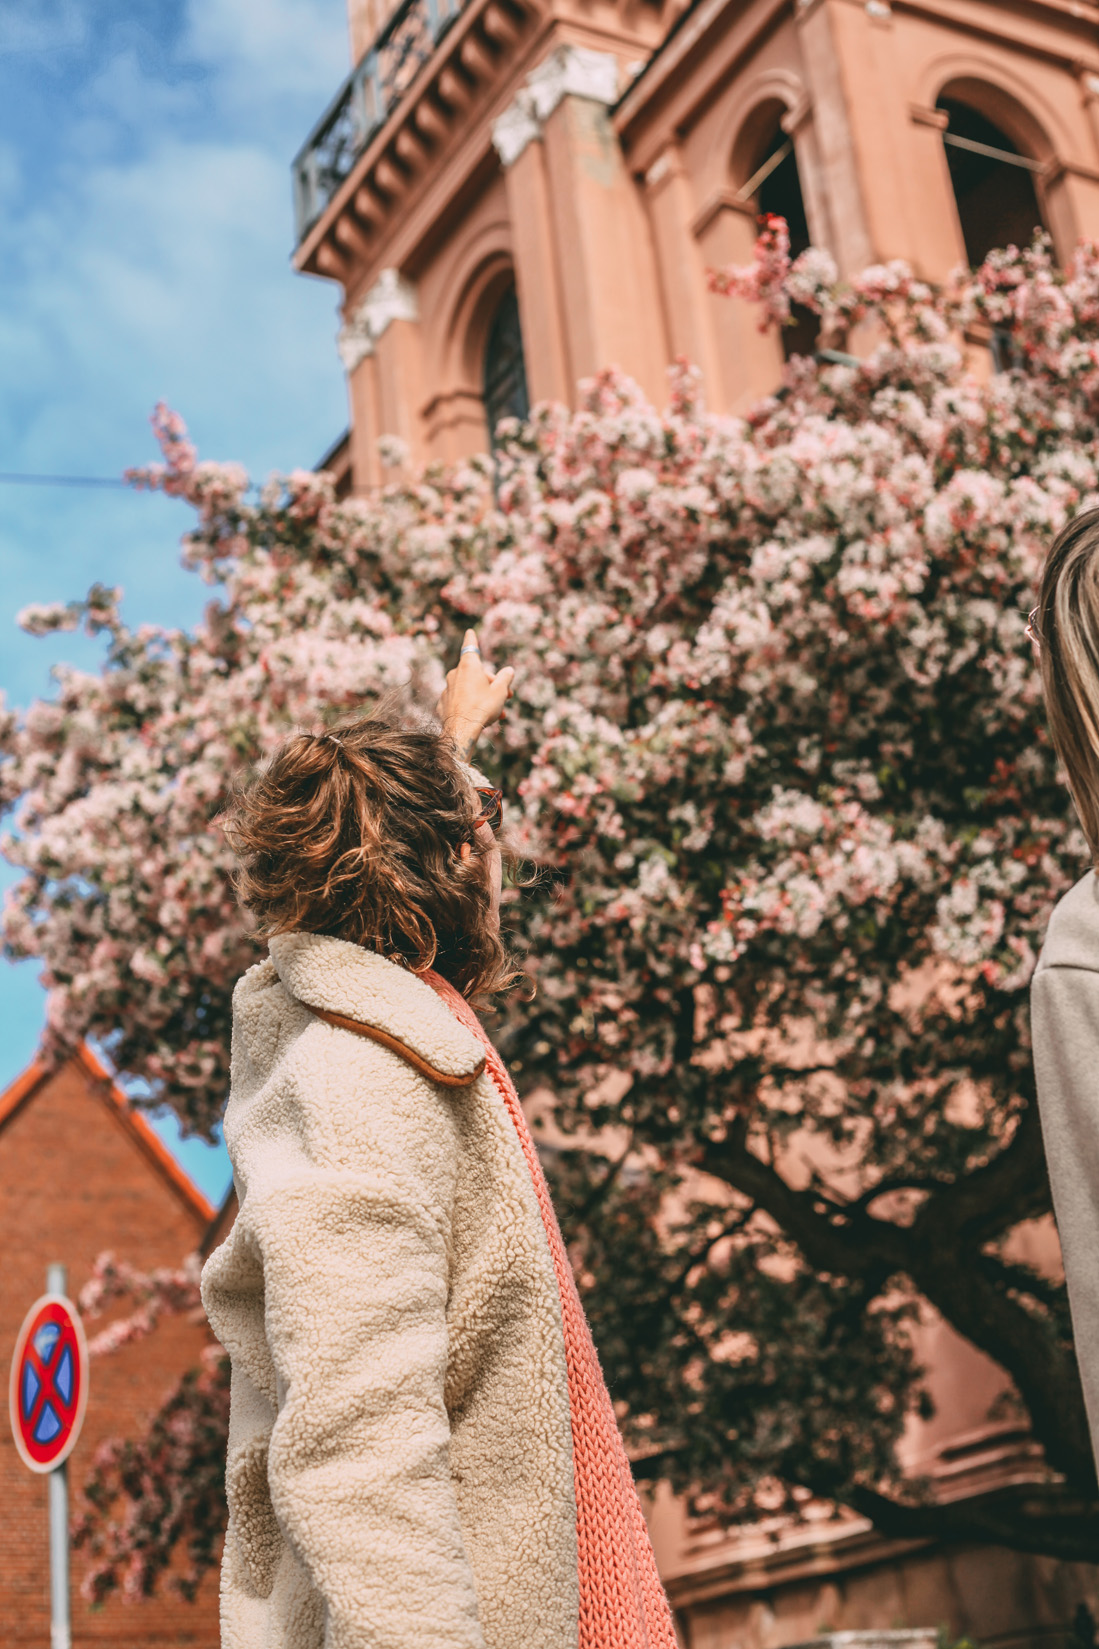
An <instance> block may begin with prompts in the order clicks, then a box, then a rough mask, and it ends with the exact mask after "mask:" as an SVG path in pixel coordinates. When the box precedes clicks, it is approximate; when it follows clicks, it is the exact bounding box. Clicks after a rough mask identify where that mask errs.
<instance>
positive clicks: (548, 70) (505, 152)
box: [492, 46, 618, 168]
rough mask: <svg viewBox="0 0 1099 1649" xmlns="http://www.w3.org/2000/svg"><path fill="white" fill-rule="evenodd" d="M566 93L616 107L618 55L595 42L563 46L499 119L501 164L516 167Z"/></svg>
mask: <svg viewBox="0 0 1099 1649" xmlns="http://www.w3.org/2000/svg"><path fill="white" fill-rule="evenodd" d="M566 97H583V98H587V99H588V101H589V102H591V103H601V104H603V106H604V107H605V108H610V107H611V106H612V105H613V104H614V103H615V102H617V100H618V59H617V58H616V57H615V56H614V54H613V53H612V52H597V51H593V50H592V49H591V47H589V46H558V48H557V49H556V51H552V52H550V54H549V56H548V57H547V58H544V59H543V61H542V62H541V63H539V64H538V67H537V68H535V69H532V70H531V71H530V73H529V74H528V75H527V78H526V80H525V81H524V82H523V85H522V87H521V88H520V91H519V93H518V95H517V96H516V98H515V101H514V102H513V103H511V104H510V105H509V106H508V108H506V109H505V110H504V112H503V114H502V115H501V116H500V117H499V119H497V120H495V121H493V125H492V141H493V144H494V145H495V148H496V153H497V154H498V155H499V157H500V164H501V165H502V166H504V167H505V168H506V167H508V166H513V165H514V164H515V162H516V161H517V160H518V159H519V156H520V155H521V154H522V153H523V150H524V149H525V148H526V146H527V144H528V143H533V142H534V141H535V139H536V138H540V137H541V135H542V128H543V127H544V126H545V124H546V121H547V120H548V119H549V117H550V115H551V114H552V113H553V111H554V109H556V108H557V106H558V104H559V103H560V102H561V101H562V99H563V98H566Z"/></svg>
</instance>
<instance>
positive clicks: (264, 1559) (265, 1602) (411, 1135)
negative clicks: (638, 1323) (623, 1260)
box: [202, 934, 578, 1649]
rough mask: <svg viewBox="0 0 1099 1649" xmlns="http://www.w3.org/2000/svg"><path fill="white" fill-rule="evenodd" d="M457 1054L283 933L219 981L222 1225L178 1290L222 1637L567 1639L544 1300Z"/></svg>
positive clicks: (388, 1000)
mask: <svg viewBox="0 0 1099 1649" xmlns="http://www.w3.org/2000/svg"><path fill="white" fill-rule="evenodd" d="M306 1004H308V1005H309V1006H307V1005H306ZM310 1006H312V1007H315V1008H319V1009H321V1010H327V1011H328V1012H330V1013H335V1014H342V1015H345V1016H347V1017H349V1018H351V1019H353V1020H356V1021H358V1022H361V1023H364V1024H366V1025H368V1026H370V1027H373V1028H374V1030H375V1031H377V1032H378V1033H380V1034H381V1036H382V1038H383V1039H385V1040H383V1041H373V1040H367V1039H364V1038H363V1037H361V1036H357V1035H351V1034H350V1033H349V1032H348V1031H347V1030H344V1029H341V1028H339V1027H338V1026H336V1025H333V1024H331V1023H328V1022H325V1021H324V1020H322V1019H321V1018H320V1017H318V1016H317V1015H316V1014H314V1013H312V1012H310ZM386 1041H388V1043H389V1044H390V1045H388V1046H387V1045H386ZM413 1062H415V1063H413ZM417 1064H418V1065H419V1066H420V1067H422V1069H417V1068H416V1065H417ZM483 1065H484V1050H483V1048H482V1047H481V1045H480V1044H479V1043H478V1041H477V1040H476V1038H475V1037H474V1036H473V1035H472V1034H471V1032H470V1031H469V1030H467V1029H466V1028H465V1027H464V1026H463V1025H461V1024H459V1023H458V1021H457V1019H456V1018H455V1017H454V1015H453V1014H452V1013H451V1012H450V1011H449V1009H448V1008H447V1007H446V1005H445V1004H444V1003H443V1002H442V1001H441V1000H440V998H439V997H438V996H437V995H436V993H435V992H434V991H433V990H432V989H431V987H430V986H429V985H427V984H426V983H424V981H423V980H420V979H417V978H416V977H415V976H414V975H412V974H410V973H408V972H406V971H405V970H404V969H402V968H399V967H397V966H395V965H394V964H393V963H390V962H386V961H385V960H383V959H382V958H380V957H377V956H374V955H371V954H370V953H369V952H367V951H364V950H362V949H360V948H359V947H358V946H355V945H350V944H345V943H343V942H342V941H340V940H337V939H329V938H321V937H317V936H315V935H309V934H288V935H283V936H281V937H279V938H277V939H275V940H273V941H272V944H271V960H270V961H267V962H263V963H260V964H259V965H258V966H257V967H254V968H252V969H251V971H250V972H249V973H247V974H246V975H245V976H244V978H243V979H242V980H241V981H240V984H239V985H238V987H237V991H236V995H235V997H234V1030H233V1077H232V1092H231V1096H230V1099H229V1106H228V1110H227V1112H226V1117H225V1137H226V1141H227V1143H228V1146H229V1151H230V1155H231V1157H232V1160H233V1167H234V1173H235V1177H236V1184H237V1190H238V1194H239V1197H240V1213H239V1215H238V1218H237V1221H236V1224H235V1225H234V1227H233V1230H232V1232H231V1233H230V1235H229V1237H228V1239H227V1241H226V1242H225V1243H223V1244H222V1246H221V1247H220V1248H219V1249H218V1250H217V1251H216V1252H215V1253H214V1254H213V1255H211V1257H210V1259H209V1260H208V1261H207V1264H206V1268H205V1270H204V1272H203V1279H202V1297H203V1301H204V1303H205V1305H206V1310H207V1313H208V1315H209V1318H210V1321H211V1323H212V1324H213V1327H214V1331H215V1333H216V1334H217V1336H218V1338H219V1339H220V1341H221V1343H222V1344H223V1345H224V1346H225V1347H226V1349H227V1350H228V1351H229V1353H230V1355H231V1358H232V1369H233V1374H232V1407H231V1418H230V1424H229V1454H228V1494H229V1511H230V1518H229V1530H228V1535H227V1538H226V1548H225V1557H224V1561H223V1566H222V1642H223V1645H224V1649H368V1646H369V1649H575V1646H576V1643H577V1631H578V1627H577V1617H578V1595H577V1549H576V1526H575V1494H574V1485H573V1462H572V1445H571V1437H570V1417H569V1395H568V1386H567V1376H566V1364H565V1348H564V1342H563V1337H562V1321H561V1306H560V1300H559V1294H558V1288H557V1284H556V1282H555V1278H554V1271H553V1264H552V1261H551V1257H550V1253H549V1250H548V1248H547V1243H546V1236H545V1231H544V1229H543V1225H542V1221H541V1218H540V1215H539V1210H538V1205H537V1202H536V1198H535V1194H534V1189H533V1186H532V1183H531V1176H530V1173H529V1171H528V1168H527V1166H526V1163H525V1161H524V1158H523V1155H522V1151H521V1148H520V1144H519V1140H518V1138H517V1136H516V1132H515V1129H514V1127H513V1125H512V1123H511V1122H510V1120H509V1118H508V1116H507V1114H506V1112H505V1109H504V1105H503V1102H502V1100H501V1098H500V1095H499V1093H498V1092H497V1090H496V1088H495V1087H494V1085H493V1083H492V1081H491V1080H490V1079H489V1077H488V1076H486V1075H485V1074H483ZM425 1070H426V1071H434V1072H435V1077H434V1079H433V1078H432V1077H431V1076H430V1075H427V1074H423V1072H424V1071H425Z"/></svg>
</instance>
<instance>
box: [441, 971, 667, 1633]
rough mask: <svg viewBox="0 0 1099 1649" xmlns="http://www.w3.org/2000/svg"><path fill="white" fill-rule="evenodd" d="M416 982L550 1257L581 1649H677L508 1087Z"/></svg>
mask: <svg viewBox="0 0 1099 1649" xmlns="http://www.w3.org/2000/svg"><path fill="white" fill-rule="evenodd" d="M423 977H424V978H426V979H427V981H428V983H429V984H430V985H432V986H434V988H435V990H436V991H437V992H438V994H439V995H440V996H441V997H442V999H443V1001H444V1002H445V1003H446V1004H447V1006H448V1007H449V1008H450V1009H451V1010H452V1012H453V1013H454V1015H455V1017H456V1018H457V1019H459V1020H460V1021H461V1022H462V1024H463V1025H465V1026H466V1027H467V1029H468V1030H470V1031H472V1032H473V1034H474V1036H476V1037H477V1038H478V1039H479V1040H480V1041H481V1042H482V1043H483V1044H484V1048H485V1060H486V1066H485V1068H486V1070H487V1071H488V1073H489V1075H490V1076H491V1077H492V1080H493V1082H495V1084H496V1087H497V1089H498V1091H499V1093H500V1097H501V1098H502V1099H503V1102H504V1104H505V1106H506V1107H507V1111H508V1115H509V1116H510V1117H511V1120H512V1122H513V1123H514V1125H515V1131H516V1133H517V1134H518V1135H519V1143H520V1145H521V1146H522V1148H523V1155H524V1156H525V1158H526V1160H527V1166H528V1167H529V1169H530V1177H531V1179H532V1180H533V1181H534V1192H535V1195H536V1196H537V1198H538V1207H539V1210H540V1211H541V1215H542V1223H543V1225H544V1226H545V1228H546V1237H547V1240H548V1242H549V1248H550V1254H551V1255H552V1257H553V1268H554V1271H555V1273H556V1276H557V1287H558V1290H559V1292H560V1296H561V1320H562V1323H563V1325H564V1330H565V1357H566V1363H567V1367H568V1381H569V1408H570V1410H571V1413H572V1457H573V1472H574V1475H575V1479H576V1535H577V1556H578V1559H579V1567H580V1638H579V1649H676V1636H675V1628H674V1627H673V1625H672V1616H671V1611H670V1609H669V1608H668V1600H667V1598H666V1597H665V1596H664V1588H663V1586H662V1585H661V1584H660V1576H659V1575H658V1574H657V1572H656V1559H655V1558H654V1556H653V1549H652V1546H651V1545H650V1543H649V1533H648V1530H647V1528H646V1527H645V1518H644V1515H643V1513H642V1511H641V1504H640V1502H639V1500H638V1498H637V1491H636V1489H635V1488H634V1485H633V1476H632V1474H631V1472H630V1463H629V1461H628V1460H627V1458H626V1451H625V1449H624V1448H623V1446H622V1439H621V1437H620V1436H619V1432H618V1423H617V1421H616V1420H615V1417H614V1409H613V1407H612V1406H611V1399H610V1394H609V1392H608V1391H607V1387H606V1384H605V1382H604V1380H603V1371H602V1369H601V1368H600V1367H599V1357H598V1355H597V1353H596V1350H595V1346H594V1344H593V1342H592V1337H591V1330H590V1329H589V1328H588V1324H587V1319H586V1318H585V1316H584V1308H583V1306H582V1305H581V1304H580V1296H579V1294H578V1293H577V1291H576V1282H575V1280H574V1278H573V1274H572V1267H571V1266H570V1264H569V1260H568V1255H567V1254H566V1252H565V1243H564V1239H563V1238H562V1236H561V1228H560V1226H559V1225H558V1223H557V1216H556V1214H555V1213H554V1211H553V1204H552V1202H551V1201H550V1194H549V1187H548V1186H547V1184H546V1176H545V1175H544V1174H543V1172H542V1164H541V1163H540V1162H539V1160H538V1152H537V1151H536V1149H535V1146H534V1141H533V1139H532V1138H531V1135H530V1130H529V1128H528V1127H527V1121H526V1118H525V1117H524V1115H523V1109H522V1106H521V1105H520V1104H519V1097H518V1095H517V1094H516V1092H515V1085H514V1083H513V1082H512V1080H511V1077H510V1076H509V1075H508V1073H507V1068H506V1066H505V1065H504V1062H503V1060H502V1059H501V1058H500V1055H499V1054H498V1053H497V1052H496V1049H495V1048H494V1047H493V1046H492V1043H491V1042H490V1041H489V1039H488V1037H487V1036H486V1035H485V1032H484V1030H483V1028H482V1026H481V1022H480V1020H479V1019H478V1018H477V1015H476V1014H475V1013H474V1011H473V1009H472V1008H471V1007H470V1006H469V1004H468V1003H467V1002H466V1001H465V1000H464V998H462V997H461V996H459V995H458V992H457V991H456V990H454V988H453V987H452V986H451V985H448V984H447V982H446V980H445V979H442V978H440V976H439V975H438V974H435V973H429V974H425V975H424V976H423Z"/></svg>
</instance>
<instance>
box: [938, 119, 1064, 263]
mask: <svg viewBox="0 0 1099 1649" xmlns="http://www.w3.org/2000/svg"><path fill="white" fill-rule="evenodd" d="M937 107H938V108H939V109H940V110H942V112H943V113H944V114H945V115H946V116H947V117H948V124H947V126H946V129H945V131H944V132H943V144H944V145H945V148H946V163H947V165H948V166H949V168H950V181H951V184H952V185H953V188H954V200H955V202H956V204H957V208H958V219H959V221H960V223H961V228H962V237H963V239H964V241H965V255H966V257H967V259H968V260H969V263H970V266H971V267H972V268H977V267H978V265H980V264H982V263H983V262H984V260H985V258H986V257H987V256H988V254H989V252H991V251H993V250H994V249H995V248H997V247H1003V246H1029V244H1030V242H1031V240H1032V239H1033V237H1034V231H1035V230H1036V229H1045V228H1047V227H1048V225H1047V224H1046V221H1045V218H1044V215H1043V213H1042V207H1041V203H1040V201H1039V199H1038V192H1037V189H1036V188H1035V183H1034V180H1035V175H1036V174H1037V173H1038V172H1040V171H1041V170H1042V164H1041V162H1040V161H1037V160H1033V159H1031V158H1030V156H1028V155H1024V154H1022V153H1020V151H1019V149H1018V147H1017V145H1016V144H1015V143H1013V142H1012V140H1011V138H1010V137H1008V135H1007V133H1006V132H1004V131H1003V130H1002V129H1001V128H1000V127H999V126H997V125H994V124H993V122H992V121H991V120H989V119H988V117H987V116H986V115H983V114H981V113H980V111H979V110H977V109H975V108H973V107H972V106H971V105H970V104H968V103H963V102H961V101H959V100H958V99H956V98H951V97H941V98H940V99H939V101H938V104H937Z"/></svg>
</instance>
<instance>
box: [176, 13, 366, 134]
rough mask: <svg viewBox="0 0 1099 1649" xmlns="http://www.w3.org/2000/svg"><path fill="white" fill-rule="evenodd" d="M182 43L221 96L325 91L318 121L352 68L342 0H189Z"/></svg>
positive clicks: (252, 97) (267, 98)
mask: <svg viewBox="0 0 1099 1649" xmlns="http://www.w3.org/2000/svg"><path fill="white" fill-rule="evenodd" d="M334 23H335V25H337V26H334ZM186 38H187V44H188V46H189V49H190V50H191V52H192V53H193V54H194V56H195V57H196V58H199V59H201V60H202V61H204V62H206V63H209V64H210V65H211V67H212V68H216V72H217V75H218V79H219V82H220V84H221V87H222V90H223V92H224V93H225V94H227V95H228V96H230V97H232V98H235V99H238V100H239V99H244V100H245V102H246V103H247V104H248V105H251V104H252V103H253V102H255V101H256V98H257V94H258V95H259V97H260V98H261V99H262V100H263V102H264V103H265V104H268V105H270V102H271V100H272V99H273V98H278V97H280V96H284V95H290V96H299V95H301V94H303V93H304V94H306V95H313V94H314V93H315V92H316V90H317V89H318V88H323V90H322V92H321V100H320V102H319V103H318V105H317V108H316V116H319V115H320V114H321V113H322V112H323V110H324V108H325V105H326V104H327V102H328V100H329V99H330V98H331V97H333V96H334V95H335V93H336V90H337V88H338V87H339V85H340V83H341V81H342V80H343V79H344V77H345V76H346V75H347V73H348V72H349V70H350V67H351V62H350V57H351V48H350V44H349V39H348V33H347V24H346V8H345V6H344V4H343V3H342V0H233V3H232V4H227V3H226V0H190V5H189V6H188V10H187V35H186ZM310 124H312V122H310ZM306 130H308V127H307V128H306V129H305V130H303V131H302V132H301V133H299V134H298V141H300V139H301V138H303V137H304V136H305V135H306ZM288 135H289V134H288ZM294 146H295V147H296V146H297V145H296V142H295V144H294Z"/></svg>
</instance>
